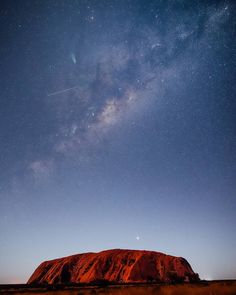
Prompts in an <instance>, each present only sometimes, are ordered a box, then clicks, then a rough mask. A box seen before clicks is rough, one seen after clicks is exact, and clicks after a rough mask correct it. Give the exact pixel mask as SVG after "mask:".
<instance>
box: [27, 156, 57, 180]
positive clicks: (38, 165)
mask: <svg viewBox="0 0 236 295" xmlns="http://www.w3.org/2000/svg"><path fill="white" fill-rule="evenodd" d="M53 168H54V163H53V160H48V161H46V160H38V161H33V162H31V163H30V164H29V166H28V169H29V170H30V171H31V173H32V174H33V176H34V177H35V178H44V177H48V176H49V175H50V174H51V173H52V171H53Z"/></svg>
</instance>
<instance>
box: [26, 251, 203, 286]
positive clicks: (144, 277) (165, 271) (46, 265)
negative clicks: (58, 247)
mask: <svg viewBox="0 0 236 295" xmlns="http://www.w3.org/2000/svg"><path fill="white" fill-rule="evenodd" d="M197 280H199V278H198V275H197V274H195V273H194V272H193V270H192V268H191V266H190V264H189V263H188V262H187V260H185V259H184V258H182V257H174V256H170V255H166V254H163V253H159V252H154V251H144V250H121V249H114V250H107V251H102V252H99V253H84V254H77V255H72V256H68V257H64V258H59V259H54V260H50V261H45V262H43V263H41V264H40V265H39V266H38V268H37V269H36V270H35V271H34V273H33V274H32V276H31V277H30V279H29V281H28V284H30V283H35V284H45V283H46V284H63V283H95V284H96V283H97V284H99V283H147V282H182V281H197Z"/></svg>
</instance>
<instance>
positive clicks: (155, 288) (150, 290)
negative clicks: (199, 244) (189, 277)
mask: <svg viewBox="0 0 236 295" xmlns="http://www.w3.org/2000/svg"><path fill="white" fill-rule="evenodd" d="M0 294H35V295H45V294H49V295H96V294H99V295H102V294H106V295H154V294H157V295H185V294H187V295H236V281H211V282H209V281H203V282H199V283H195V284H188V283H186V284H175V285H157V284H145V285H141V284H138V285H126V286H125V285H114V286H106V287H99V286H84V287H81V286H56V285H54V286H37V287H32V286H29V285H0Z"/></svg>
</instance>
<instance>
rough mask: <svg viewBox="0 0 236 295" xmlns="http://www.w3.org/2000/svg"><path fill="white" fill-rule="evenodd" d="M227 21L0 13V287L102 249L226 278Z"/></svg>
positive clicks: (95, 10)
mask: <svg viewBox="0 0 236 295" xmlns="http://www.w3.org/2000/svg"><path fill="white" fill-rule="evenodd" d="M235 8H236V7H235V3H234V2H233V1H232V2H230V1H187V0H186V1H166V0H165V1H138V0H137V1H134V0H133V1H129V0H126V1H122V0H119V1H115V0H113V1H108V0H106V1H105V0H104V1H103V0H102V1H85V0H84V1H82V0H81V1H68V0H67V1H62V0H58V1H55V0H51V1H36V0H33V1H30V0H28V1H1V4H0V44H1V46H0V61H1V62H0V77H1V79H0V233H1V239H0V253H1V254H0V265H1V269H0V283H17V282H25V281H26V280H27V279H28V277H29V276H30V274H31V273H32V272H33V270H34V268H35V267H36V266H37V265H38V264H39V263H40V262H41V261H43V260H46V259H52V258H55V257H61V256H65V255H70V254H74V253H80V252H88V251H99V250H102V249H109V248H131V249H151V250H157V251H162V252H165V253H169V254H173V255H177V256H184V257H185V258H187V259H188V261H189V262H190V264H191V265H192V266H193V268H194V271H196V272H198V273H199V275H200V277H201V278H207V279H223V278H235V277H236V269H235V259H236V254H235V249H236V236H235V231H236V214H235V210H236V195H235V193H236V184H235V183H236V181H235V179H236V154H235V150H236V125H235V112H236V102H235V94H236V89H235V76H236V71H235V62H236V54H235V53H236V52H235V44H234V40H235V24H236V22H235Z"/></svg>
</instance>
